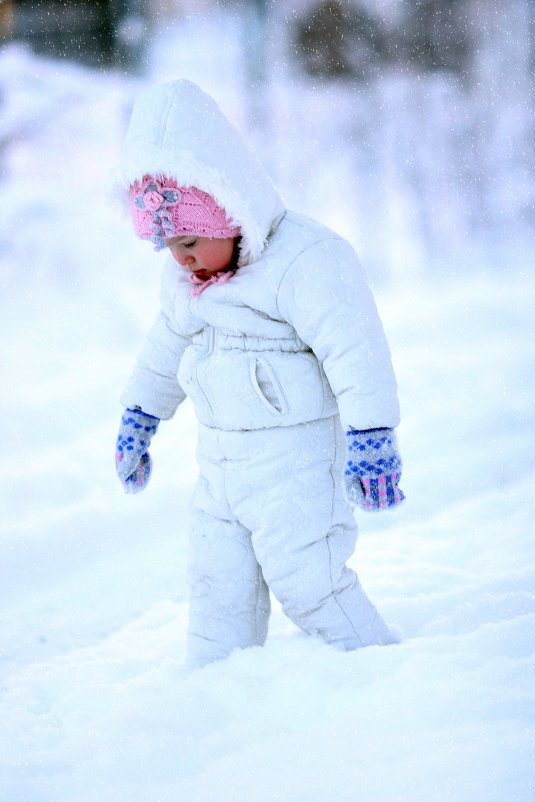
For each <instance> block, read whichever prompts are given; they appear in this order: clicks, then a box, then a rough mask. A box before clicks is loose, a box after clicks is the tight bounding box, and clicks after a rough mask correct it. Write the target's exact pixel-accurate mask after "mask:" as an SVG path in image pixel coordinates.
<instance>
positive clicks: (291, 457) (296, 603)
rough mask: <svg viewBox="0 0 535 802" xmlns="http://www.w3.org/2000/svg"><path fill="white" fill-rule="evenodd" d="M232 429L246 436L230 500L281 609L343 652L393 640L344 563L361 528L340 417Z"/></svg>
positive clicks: (230, 480)
mask: <svg viewBox="0 0 535 802" xmlns="http://www.w3.org/2000/svg"><path fill="white" fill-rule="evenodd" d="M234 434H235V435H237V437H235V438H234V442H236V441H237V440H239V439H241V441H242V442H241V449H240V450H241V458H238V460H237V461H236V463H235V467H236V468H239V469H234V470H232V471H231V472H229V474H228V476H227V495H228V498H229V503H230V506H231V508H232V510H233V512H234V513H235V515H236V517H237V518H238V519H239V520H240V521H241V523H242V524H244V525H245V526H246V527H247V528H248V529H250V530H251V532H252V544H253V549H254V552H255V555H256V559H257V560H258V562H259V564H260V565H261V566H262V571H263V575H264V577H265V580H266V582H267V584H268V586H269V588H270V590H271V591H272V592H273V594H274V595H275V597H276V598H277V599H278V600H279V602H280V603H281V605H282V609H283V611H284V613H285V614H286V615H287V616H288V618H290V619H291V620H292V621H293V622H294V623H295V624H296V625H297V626H298V627H300V628H301V629H302V630H304V631H305V632H307V633H309V634H311V635H316V636H319V637H321V638H322V639H323V640H325V641H326V642H328V643H332V644H335V645H337V646H338V647H339V648H342V649H346V650H350V649H357V648H359V647H361V646H369V645H373V644H386V643H391V642H392V641H393V638H392V635H391V633H390V630H389V629H388V627H387V626H386V624H385V623H384V621H383V619H382V618H381V616H380V615H379V613H378V612H377V610H376V608H375V607H374V605H373V604H372V603H371V601H370V600H369V599H368V597H367V595H366V593H365V592H364V590H363V589H362V586H361V584H360V582H359V580H358V577H357V575H356V574H355V572H354V571H353V570H351V569H350V568H348V567H347V565H346V562H347V560H348V559H349V558H350V557H351V555H352V554H353V551H354V548H355V543H356V538H357V526H356V523H355V519H354V517H353V512H352V509H351V507H350V506H349V504H348V503H347V501H346V499H345V497H344V494H343V487H342V485H343V482H342V476H343V470H344V467H345V459H346V450H345V442H344V432H343V430H342V427H341V425H340V422H339V418H338V416H335V417H333V418H327V419H323V420H318V421H312V422H311V423H306V424H300V425H298V426H288V427H280V428H276V429H270V430H259V431H250V432H240V433H234ZM225 442H226V439H225ZM227 453H228V454H230V453H231V452H230V450H227ZM234 456H237V455H234Z"/></svg>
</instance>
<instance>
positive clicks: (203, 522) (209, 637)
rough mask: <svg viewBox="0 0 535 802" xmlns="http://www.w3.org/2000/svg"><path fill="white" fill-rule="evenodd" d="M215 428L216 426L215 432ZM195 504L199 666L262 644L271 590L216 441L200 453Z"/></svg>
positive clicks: (195, 662)
mask: <svg viewBox="0 0 535 802" xmlns="http://www.w3.org/2000/svg"><path fill="white" fill-rule="evenodd" d="M212 432H215V430H212ZM198 461H199V467H200V474H199V480H198V483H197V487H196V489H195V493H194V497H193V505H192V507H193V508H192V527H191V533H190V565H189V575H190V602H189V628H188V637H187V663H188V665H189V666H190V667H191V668H196V667H199V666H202V665H204V664H205V663H209V662H212V661H213V660H218V659H221V658H223V657H226V656H227V655H228V654H229V653H230V652H231V651H232V650H233V649H235V648H246V647H248V646H262V645H263V643H264V641H265V639H266V637H267V631H268V622H269V614H270V600H269V590H268V588H267V585H266V583H265V581H264V577H263V576H262V569H261V568H260V566H259V564H258V562H257V560H256V557H255V554H254V551H253V547H252V543H251V533H250V532H249V530H247V529H246V528H245V527H244V526H242V524H240V522H239V521H238V520H237V519H236V518H235V516H234V515H233V514H232V512H231V510H230V508H229V506H228V503H227V501H226V498H225V494H224V484H225V479H224V471H223V466H224V460H223V458H222V455H221V454H220V453H218V450H217V446H216V443H215V441H213V442H212V443H211V450H210V453H209V454H207V455H205V458H203V457H202V456H201V454H200V453H199V454H198Z"/></svg>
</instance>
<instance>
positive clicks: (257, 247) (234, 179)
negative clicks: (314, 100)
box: [112, 80, 285, 265]
mask: <svg viewBox="0 0 535 802" xmlns="http://www.w3.org/2000/svg"><path fill="white" fill-rule="evenodd" d="M147 174H149V175H153V176H157V175H165V176H167V177H168V178H173V179H174V180H175V181H176V182H177V183H178V185H179V186H195V187H197V188H198V189H201V190H203V191H204V192H208V193H209V194H210V195H211V196H212V197H213V198H214V199H215V200H216V201H217V203H218V204H219V205H220V206H222V207H223V208H224V209H225V210H226V212H227V215H228V218H229V220H230V221H231V222H232V223H233V224H235V225H238V226H240V228H241V231H242V242H241V248H240V260H239V261H240V264H242V265H243V264H249V263H251V262H254V261H256V260H257V259H258V258H259V256H260V255H261V253H262V251H263V250H264V248H265V245H266V242H267V237H268V235H269V233H270V232H271V231H272V230H273V229H274V228H276V226H277V224H278V223H279V222H280V220H281V219H282V217H283V216H284V212H285V207H284V203H283V201H282V199H281V197H280V195H279V193H278V192H277V190H276V189H275V186H274V185H273V182H272V180H271V178H270V177H269V175H268V174H267V172H266V170H265V169H264V167H263V166H262V164H261V163H260V161H259V159H258V158H257V157H256V156H255V155H254V153H253V152H252V151H251V150H250V148H249V147H248V145H247V144H246V142H245V141H244V139H243V138H242V136H241V134H240V133H239V132H238V130H237V129H236V128H235V127H234V126H233V125H232V124H231V123H230V122H229V121H228V120H227V118H226V117H225V115H224V114H223V113H222V112H221V110H220V108H219V106H218V105H217V103H216V102H215V101H214V100H213V99H212V98H211V97H210V96H209V95H207V94H206V93H205V92H203V91H202V90H201V89H200V88H199V87H198V86H197V85H196V84H194V83H192V82H191V81H187V80H177V81H172V82H169V83H165V84H161V85H160V86H157V87H150V88H148V89H146V90H145V91H144V92H142V93H141V95H139V97H138V98H137V100H136V102H135V104H134V108H133V111H132V117H131V120H130V126H129V128H128V132H127V134H126V138H125V142H124V146H123V151H122V155H121V158H120V162H119V165H118V166H117V168H116V169H115V171H114V173H113V175H112V184H113V190H114V194H115V195H119V197H121V198H122V199H123V200H124V202H125V204H127V203H128V189H129V187H130V185H131V184H132V183H133V182H134V181H136V180H137V181H139V180H141V179H142V178H143V176H144V175H147Z"/></svg>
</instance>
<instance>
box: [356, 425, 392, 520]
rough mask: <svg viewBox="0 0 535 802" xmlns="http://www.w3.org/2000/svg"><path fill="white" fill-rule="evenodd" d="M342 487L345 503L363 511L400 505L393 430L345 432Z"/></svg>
mask: <svg viewBox="0 0 535 802" xmlns="http://www.w3.org/2000/svg"><path fill="white" fill-rule="evenodd" d="M346 434H347V465H346V470H345V476H344V486H345V492H346V496H347V499H348V501H349V502H350V503H351V504H356V505H358V506H359V507H362V509H364V510H381V509H384V508H385V507H393V506H394V505H395V504H400V503H401V502H402V501H403V499H404V498H405V496H404V495H403V491H402V490H400V488H399V487H398V483H399V480H400V477H401V457H400V456H399V451H398V445H397V440H396V435H395V432H394V430H393V429H368V430H367V431H357V430H355V429H350V430H349V431H348V432H347V433H346Z"/></svg>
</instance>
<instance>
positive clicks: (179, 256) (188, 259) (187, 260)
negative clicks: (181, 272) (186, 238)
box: [173, 253, 195, 267]
mask: <svg viewBox="0 0 535 802" xmlns="http://www.w3.org/2000/svg"><path fill="white" fill-rule="evenodd" d="M173 256H174V257H175V259H176V261H177V262H178V264H179V265H182V267H186V265H191V264H193V262H194V261H195V257H194V256H193V254H191V253H173Z"/></svg>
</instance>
